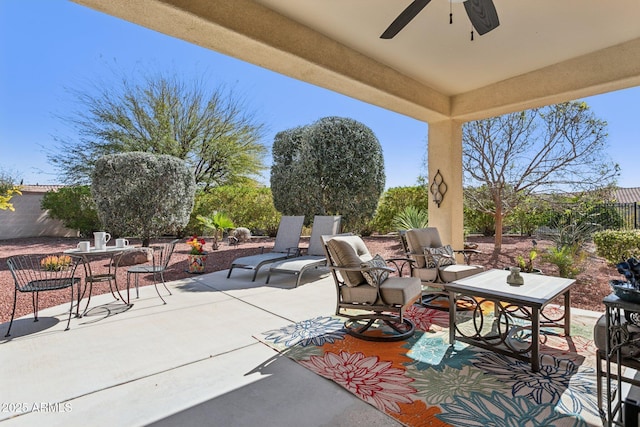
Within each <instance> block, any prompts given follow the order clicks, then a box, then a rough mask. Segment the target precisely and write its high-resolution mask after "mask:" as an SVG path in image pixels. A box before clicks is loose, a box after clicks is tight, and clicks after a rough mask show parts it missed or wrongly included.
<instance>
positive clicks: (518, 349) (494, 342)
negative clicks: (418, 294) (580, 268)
mask: <svg viewBox="0 0 640 427" xmlns="http://www.w3.org/2000/svg"><path fill="white" fill-rule="evenodd" d="M521 274H522V276H523V278H524V284H523V285H520V286H512V285H509V284H507V276H508V275H509V271H508V270H488V271H485V272H483V273H480V274H476V275H473V276H469V277H467V278H464V279H461V280H457V281H455V282H451V283H446V284H444V288H445V290H446V291H447V292H448V293H449V302H450V304H449V307H450V309H449V327H450V329H449V343H450V344H451V345H453V344H454V343H455V341H456V340H458V341H462V342H465V343H467V344H472V345H475V346H477V347H481V348H485V349H488V350H491V351H495V352H497V353H501V354H506V355H508V356H512V357H515V358H517V359H519V360H524V361H527V362H530V363H531V370H532V371H534V372H537V371H539V370H540V327H541V326H544V327H558V328H564V334H565V336H569V335H570V334H571V311H570V310H571V308H570V302H571V294H570V289H571V287H572V286H573V285H575V280H574V279H564V278H560V277H553V276H544V275H541V274H527V273H521ZM560 295H563V296H564V312H563V313H561V314H560V315H559V317H557V318H550V317H548V316H547V315H545V314H544V313H542V310H543V309H544V307H545V306H546V305H547V304H549V303H550V302H551V301H552V300H553V299H555V298H556V297H558V296H560ZM459 297H466V298H464V299H465V301H466V300H469V297H470V298H471V300H472V301H475V304H474V307H473V308H472V309H471V311H472V325H473V327H472V328H470V329H471V331H469V330H468V329H469V328H466V329H465V328H460V326H461V322H458V317H459V316H458V315H457V310H456V303H455V302H456V300H457V299H458V298H459ZM484 301H490V302H492V303H493V304H494V310H493V313H492V315H493V317H490V316H489V315H488V314H485V313H483V310H482V307H481V304H482V302H484ZM516 319H521V320H522V319H524V320H525V321H527V322H529V323H530V326H526V328H528V327H530V328H531V339H530V343H528V345H526V343H525V345H523V342H522V339H521V338H522V333H523V331H524V329H525V327H523V326H522V323H523V322H522V321H520V322H518V321H516ZM467 321H469V319H468V317H467ZM489 324H491V326H492V327H491V328H490V330H489V331H487V326H488V325H489Z"/></svg>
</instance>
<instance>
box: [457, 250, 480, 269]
mask: <svg viewBox="0 0 640 427" xmlns="http://www.w3.org/2000/svg"><path fill="white" fill-rule="evenodd" d="M454 252H456V253H459V254H462V257H463V258H464V263H465V264H467V265H470V264H471V256H472V255H473V254H481V253H482V251H479V250H477V249H456V250H454Z"/></svg>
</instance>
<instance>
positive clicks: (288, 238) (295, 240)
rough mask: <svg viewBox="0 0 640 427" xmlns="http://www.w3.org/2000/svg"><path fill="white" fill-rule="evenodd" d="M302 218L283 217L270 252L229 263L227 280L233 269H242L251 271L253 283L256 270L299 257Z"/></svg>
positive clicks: (256, 273)
mask: <svg viewBox="0 0 640 427" xmlns="http://www.w3.org/2000/svg"><path fill="white" fill-rule="evenodd" d="M303 222H304V216H283V217H282V218H281V219H280V225H279V226H278V233H277V234H276V241H275V243H274V244H273V249H272V250H271V252H266V253H261V254H257V255H250V256H245V257H241V258H236V259H234V260H233V262H232V263H231V267H230V268H229V273H228V274H227V279H228V278H229V277H231V272H232V271H233V269H234V268H244V269H246V270H253V278H252V279H251V281H252V282H255V280H256V276H257V275H258V270H260V268H262V266H264V265H267V264H271V263H272V262H276V261H281V260H283V259H287V258H291V257H294V256H299V255H300V249H299V248H298V244H299V243H300V233H302V224H303Z"/></svg>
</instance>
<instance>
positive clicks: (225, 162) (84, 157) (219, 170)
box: [48, 74, 267, 188]
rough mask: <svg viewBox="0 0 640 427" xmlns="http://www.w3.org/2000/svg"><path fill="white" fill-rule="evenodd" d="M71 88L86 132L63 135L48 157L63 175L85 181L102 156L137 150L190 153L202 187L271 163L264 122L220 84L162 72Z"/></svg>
mask: <svg viewBox="0 0 640 427" xmlns="http://www.w3.org/2000/svg"><path fill="white" fill-rule="evenodd" d="M72 93H73V94H74V95H75V97H76V101H77V105H78V107H79V109H78V111H77V112H76V113H73V114H72V115H71V116H70V117H66V118H65V120H66V121H68V122H69V123H70V124H71V126H72V127H74V128H75V129H76V130H77V133H78V135H79V136H80V139H79V140H78V141H68V140H60V141H59V144H58V146H57V147H56V148H55V151H53V152H52V153H51V154H50V155H49V157H48V158H49V161H50V162H51V163H52V164H53V165H54V166H55V167H56V168H57V169H58V171H59V172H60V175H61V178H62V179H63V182H66V183H87V182H88V180H89V178H90V177H91V174H92V171H93V168H94V166H95V163H96V161H97V160H98V159H99V158H100V157H101V156H103V155H106V154H116V153H123V152H131V151H144V152H148V153H155V154H168V155H171V156H174V157H178V158H180V159H183V160H185V161H186V162H187V164H188V166H189V167H190V168H191V170H192V171H193V174H194V176H195V179H196V183H197V184H198V186H199V187H202V188H208V187H212V186H218V185H223V184H233V183H244V182H251V181H253V180H255V178H256V177H257V176H259V174H260V173H261V172H262V171H263V170H264V169H265V166H264V156H265V155H266V153H267V148H266V147H265V146H264V145H263V144H262V143H261V142H260V139H261V137H262V133H263V125H262V124H259V123H257V122H256V121H255V120H254V118H253V116H252V114H250V113H249V112H247V111H246V107H245V105H244V104H243V102H242V100H241V99H240V98H238V97H236V95H235V94H234V93H233V92H232V91H228V90H224V89H223V88H222V87H218V88H216V89H214V90H211V91H210V90H208V89H206V88H205V86H204V84H203V83H202V82H201V81H194V82H191V83H187V82H183V81H181V80H180V79H179V78H178V77H177V76H173V77H166V76H164V75H162V74H157V75H151V76H149V75H147V76H144V77H142V78H141V79H139V81H133V82H132V81H130V80H129V79H127V78H122V80H121V82H120V84H115V85H106V84H104V83H102V86H101V87H99V88H96V89H95V90H94V91H82V90H75V91H73V92H72ZM61 152H64V153H66V154H65V155H64V156H61V155H60V153H61Z"/></svg>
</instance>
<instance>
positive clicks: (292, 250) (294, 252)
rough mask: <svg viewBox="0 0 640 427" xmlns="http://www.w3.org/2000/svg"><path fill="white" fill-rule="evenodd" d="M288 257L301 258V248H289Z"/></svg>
mask: <svg viewBox="0 0 640 427" xmlns="http://www.w3.org/2000/svg"><path fill="white" fill-rule="evenodd" d="M287 256H288V257H296V256H300V248H298V247H293V248H287Z"/></svg>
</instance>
